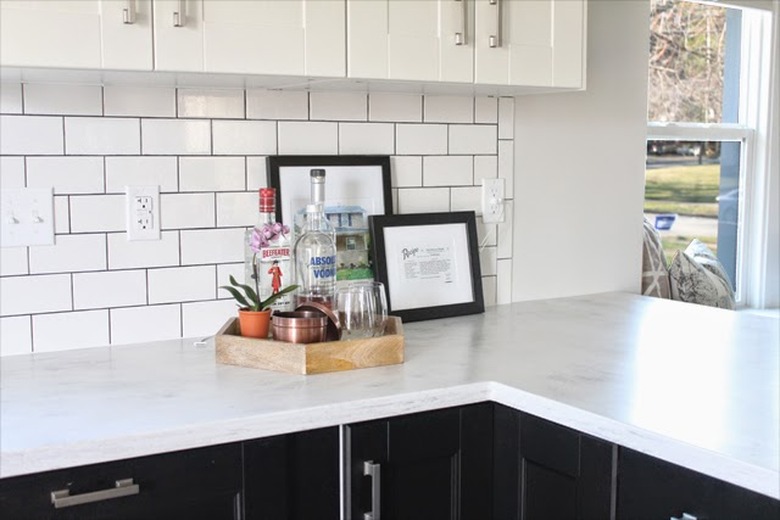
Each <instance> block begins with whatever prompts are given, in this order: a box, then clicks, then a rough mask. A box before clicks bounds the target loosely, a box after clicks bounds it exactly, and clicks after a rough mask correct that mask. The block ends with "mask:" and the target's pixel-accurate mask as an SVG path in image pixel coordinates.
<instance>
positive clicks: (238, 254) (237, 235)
mask: <svg viewBox="0 0 780 520" xmlns="http://www.w3.org/2000/svg"><path fill="white" fill-rule="evenodd" d="M243 260H244V229H243V228H226V229H198V230H185V231H182V232H181V263H182V265H192V264H218V263H228V262H241V261H243Z"/></svg>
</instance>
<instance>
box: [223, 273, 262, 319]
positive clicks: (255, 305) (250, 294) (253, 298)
mask: <svg viewBox="0 0 780 520" xmlns="http://www.w3.org/2000/svg"><path fill="white" fill-rule="evenodd" d="M230 283H231V284H232V285H233V286H235V287H238V288H240V289H241V290H243V291H244V293H245V294H246V297H247V299H248V300H249V301H250V302H252V304H251V305H249V308H250V309H251V310H253V311H259V310H262V307H260V305H259V303H260V298H259V297H258V296H257V292H255V290H254V289H252V287H251V286H249V285H244V284H242V283H238V281H237V280H236V279H235V277H233V275H230Z"/></svg>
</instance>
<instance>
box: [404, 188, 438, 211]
mask: <svg viewBox="0 0 780 520" xmlns="http://www.w3.org/2000/svg"><path fill="white" fill-rule="evenodd" d="M440 211H450V189H449V188H404V189H399V190H398V213H401V214H404V213H436V212H440Z"/></svg>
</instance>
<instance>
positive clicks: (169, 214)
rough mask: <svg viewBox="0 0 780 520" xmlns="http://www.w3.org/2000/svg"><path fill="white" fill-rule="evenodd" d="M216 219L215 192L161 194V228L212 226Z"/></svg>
mask: <svg viewBox="0 0 780 520" xmlns="http://www.w3.org/2000/svg"><path fill="white" fill-rule="evenodd" d="M215 219H216V214H215V207H214V194H213V193H186V194H176V193H173V194H170V195H161V196H160V229H187V228H212V227H214V223H215Z"/></svg>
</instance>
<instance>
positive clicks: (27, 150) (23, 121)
mask: <svg viewBox="0 0 780 520" xmlns="http://www.w3.org/2000/svg"><path fill="white" fill-rule="evenodd" d="M63 143H64V140H63V133H62V118H61V117H49V116H0V155H62V153H63V152H64V150H65V148H64V144H63Z"/></svg>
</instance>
